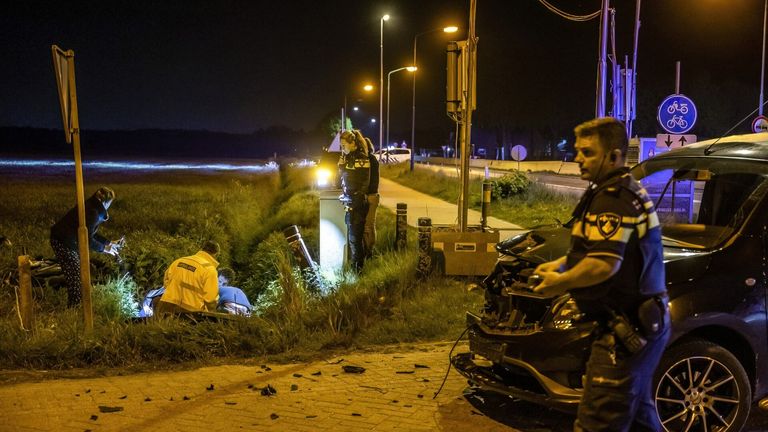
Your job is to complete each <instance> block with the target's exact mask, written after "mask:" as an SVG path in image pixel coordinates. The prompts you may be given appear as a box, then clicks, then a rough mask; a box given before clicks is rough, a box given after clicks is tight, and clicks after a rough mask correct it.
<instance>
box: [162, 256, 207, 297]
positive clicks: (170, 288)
mask: <svg viewBox="0 0 768 432" xmlns="http://www.w3.org/2000/svg"><path fill="white" fill-rule="evenodd" d="M218 266H219V262H218V261H216V259H214V258H213V257H212V256H211V255H210V254H208V253H207V252H203V251H199V252H198V253H196V254H194V255H191V256H187V257H183V258H179V259H177V260H176V261H174V262H173V264H171V266H170V267H168V270H166V271H165V279H164V284H165V293H164V294H163V296H162V297H161V298H160V300H161V301H164V302H168V303H173V304H175V305H177V306H179V307H182V308H184V309H186V310H188V311H193V312H194V311H215V310H216V304H217V302H218V299H219V273H218V272H217V271H216V268H217V267H218Z"/></svg>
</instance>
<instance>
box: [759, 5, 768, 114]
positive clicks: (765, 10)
mask: <svg viewBox="0 0 768 432" xmlns="http://www.w3.org/2000/svg"><path fill="white" fill-rule="evenodd" d="M766 17H768V0H765V7H764V8H763V61H762V67H761V68H760V106H759V109H758V114H759V115H763V90H764V89H765V22H766Z"/></svg>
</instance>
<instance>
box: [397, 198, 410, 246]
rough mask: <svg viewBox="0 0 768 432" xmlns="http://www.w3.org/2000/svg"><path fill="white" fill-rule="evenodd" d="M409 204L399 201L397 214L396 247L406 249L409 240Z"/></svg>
mask: <svg viewBox="0 0 768 432" xmlns="http://www.w3.org/2000/svg"><path fill="white" fill-rule="evenodd" d="M407 233H408V204H406V203H397V213H396V216H395V249H396V250H405V248H406V246H407V244H408V241H407Z"/></svg>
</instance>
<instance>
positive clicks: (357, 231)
mask: <svg viewBox="0 0 768 432" xmlns="http://www.w3.org/2000/svg"><path fill="white" fill-rule="evenodd" d="M367 214H368V205H367V202H366V201H365V197H364V196H363V199H361V200H356V199H355V200H353V202H352V205H351V206H349V207H347V214H346V215H345V222H346V223H347V239H348V241H349V262H350V264H352V267H353V268H354V269H355V270H357V271H360V269H361V268H363V262H365V247H364V238H365V217H366V215H367Z"/></svg>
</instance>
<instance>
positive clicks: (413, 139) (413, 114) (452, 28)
mask: <svg viewBox="0 0 768 432" xmlns="http://www.w3.org/2000/svg"><path fill="white" fill-rule="evenodd" d="M766 1H768V0H766ZM440 30H442V31H443V33H456V32H457V31H459V28H458V27H456V26H448V27H444V28H442V29H439V28H437V29H432V30H427V31H424V32H421V33H418V34H416V36H414V37H413V63H412V64H413V66H418V64H417V63H416V43H417V42H418V40H419V36H422V35H425V34H428V33H434V32H438V31H440ZM412 99H413V106H412V109H411V171H413V161H414V160H415V158H416V74H413V97H412Z"/></svg>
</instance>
